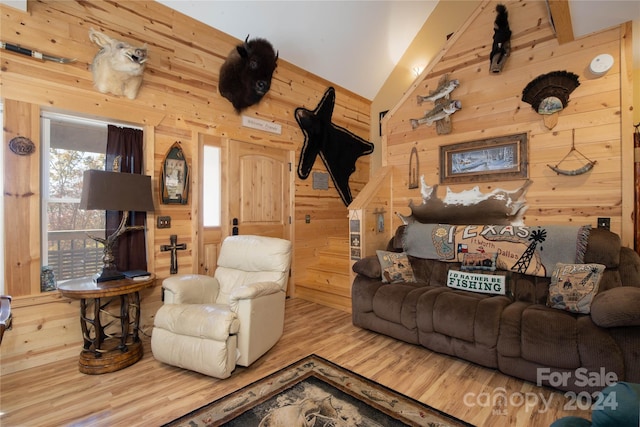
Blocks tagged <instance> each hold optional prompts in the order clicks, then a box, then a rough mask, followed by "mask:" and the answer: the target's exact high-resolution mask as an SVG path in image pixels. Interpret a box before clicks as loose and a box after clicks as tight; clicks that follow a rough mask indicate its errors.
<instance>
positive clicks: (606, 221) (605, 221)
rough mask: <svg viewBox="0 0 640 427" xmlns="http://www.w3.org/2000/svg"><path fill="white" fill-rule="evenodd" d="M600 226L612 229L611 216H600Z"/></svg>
mask: <svg viewBox="0 0 640 427" xmlns="http://www.w3.org/2000/svg"><path fill="white" fill-rule="evenodd" d="M598 228H602V229H605V230H610V229H611V218H598Z"/></svg>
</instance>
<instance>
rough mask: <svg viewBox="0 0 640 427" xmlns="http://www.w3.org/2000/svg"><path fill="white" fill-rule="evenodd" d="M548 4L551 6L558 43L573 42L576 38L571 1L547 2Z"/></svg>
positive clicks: (554, 0) (549, 0)
mask: <svg viewBox="0 0 640 427" xmlns="http://www.w3.org/2000/svg"><path fill="white" fill-rule="evenodd" d="M547 4H548V5H549V13H550V14H551V23H552V25H553V28H554V29H555V32H556V37H557V38H558V43H559V44H563V43H569V42H572V41H573V40H574V37H573V25H572V24H571V10H570V8H569V0H547Z"/></svg>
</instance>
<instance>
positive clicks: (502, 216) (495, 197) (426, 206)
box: [398, 175, 532, 225]
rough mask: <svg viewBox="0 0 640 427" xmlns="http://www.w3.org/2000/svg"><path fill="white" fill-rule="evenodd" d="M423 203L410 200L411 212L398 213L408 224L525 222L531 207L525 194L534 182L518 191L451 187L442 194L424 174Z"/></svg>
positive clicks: (422, 184) (528, 183) (503, 223)
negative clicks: (416, 203)
mask: <svg viewBox="0 0 640 427" xmlns="http://www.w3.org/2000/svg"><path fill="white" fill-rule="evenodd" d="M420 182H421V188H420V194H421V196H422V203H421V204H420V205H415V204H414V203H413V200H409V208H410V209H411V215H409V216H405V215H402V214H400V213H398V216H399V217H400V219H401V220H402V222H403V223H404V224H410V223H412V222H416V221H417V222H421V223H423V224H470V223H474V224H495V225H524V213H525V212H526V211H527V209H528V206H527V203H526V199H525V195H526V193H527V190H528V188H529V186H530V185H531V184H532V181H530V180H526V181H525V182H524V183H523V184H522V185H521V186H520V187H519V188H516V189H515V190H503V189H501V188H495V189H494V190H492V191H491V192H490V193H483V192H482V191H480V188H479V187H478V186H475V187H473V188H471V189H468V190H462V191H460V192H454V191H452V190H451V189H450V188H449V187H447V189H446V194H445V197H443V198H440V197H438V185H437V184H436V185H433V186H430V185H428V184H427V183H426V181H425V180H424V175H423V176H421V177H420Z"/></svg>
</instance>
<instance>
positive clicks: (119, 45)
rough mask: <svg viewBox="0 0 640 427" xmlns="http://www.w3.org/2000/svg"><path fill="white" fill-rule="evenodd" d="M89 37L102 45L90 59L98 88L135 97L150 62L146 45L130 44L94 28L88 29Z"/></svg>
mask: <svg viewBox="0 0 640 427" xmlns="http://www.w3.org/2000/svg"><path fill="white" fill-rule="evenodd" d="M89 39H90V40H91V41H92V42H94V43H95V44H97V45H98V46H100V51H98V53H97V54H96V56H95V57H94V58H93V62H92V63H91V72H92V73H93V85H94V86H95V87H96V89H98V91H99V92H101V93H111V94H113V95H117V96H126V97H127V98H129V99H135V97H136V96H137V95H138V90H139V89H140V85H141V84H142V73H143V72H144V67H145V64H146V62H147V45H146V44H145V45H144V46H142V47H135V46H131V45H130V44H129V43H127V42H123V41H120V40H116V39H112V38H111V37H109V36H107V35H106V34H103V33H100V32H98V31H95V30H94V29H93V28H91V29H90V30H89Z"/></svg>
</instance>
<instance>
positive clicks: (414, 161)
mask: <svg viewBox="0 0 640 427" xmlns="http://www.w3.org/2000/svg"><path fill="white" fill-rule="evenodd" d="M419 176H420V159H418V150H417V149H416V147H413V148H412V149H411V155H410V156H409V186H408V187H409V190H412V189H414V188H418V187H419V186H420V184H419V183H418V181H419V179H420V178H419Z"/></svg>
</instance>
